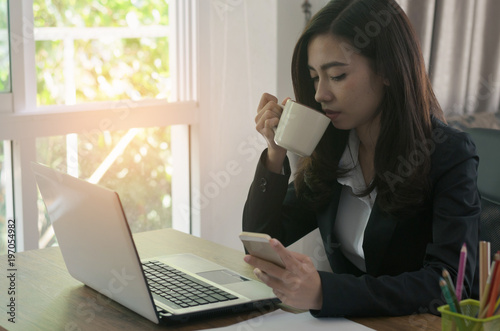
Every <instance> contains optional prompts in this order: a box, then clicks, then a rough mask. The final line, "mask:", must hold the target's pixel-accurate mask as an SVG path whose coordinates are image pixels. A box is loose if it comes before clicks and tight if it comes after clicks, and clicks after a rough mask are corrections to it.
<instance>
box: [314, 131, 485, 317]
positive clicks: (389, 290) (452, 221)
mask: <svg viewBox="0 0 500 331" xmlns="http://www.w3.org/2000/svg"><path fill="white" fill-rule="evenodd" d="M431 158H432V170H431V180H432V182H433V191H432V241H431V242H429V243H428V244H427V246H426V251H425V258H424V261H423V266H422V268H421V269H419V270H415V271H408V272H402V273H400V274H398V275H393V276H389V275H382V276H378V277H375V276H371V275H368V274H365V275H363V276H359V277H356V276H353V275H350V274H335V273H333V274H332V273H325V272H320V273H319V274H320V278H321V284H322V293H323V306H322V309H321V310H318V311H311V313H312V314H313V315H314V316H316V317H322V316H346V315H347V316H361V315H362V316H370V315H371V316H383V315H393V316H394V315H410V314H415V313H424V312H426V313H433V314H438V311H437V307H438V306H440V305H442V304H444V300H443V298H442V295H441V290H440V288H439V285H438V281H439V277H440V275H441V273H442V270H443V268H446V269H447V270H448V271H449V272H450V274H451V276H452V278H453V280H454V281H455V280H456V275H457V270H458V264H459V254H460V248H461V246H462V244H463V243H466V244H467V248H468V259H467V268H466V273H465V279H464V292H463V296H462V298H467V297H468V296H469V295H470V293H471V288H472V286H473V284H472V283H473V279H474V272H475V270H476V261H477V256H478V254H477V250H478V243H479V216H480V209H481V207H480V199H479V193H478V191H477V185H476V180H477V166H478V162H479V159H478V156H477V154H476V151H475V146H474V143H473V142H472V140H471V139H470V138H469V136H468V135H467V134H465V133H455V132H451V133H449V134H448V135H447V140H446V141H445V142H443V143H441V144H439V146H436V149H435V151H433V153H432V155H431ZM394 263H397V261H394Z"/></svg>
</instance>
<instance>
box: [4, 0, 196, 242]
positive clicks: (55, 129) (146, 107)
mask: <svg viewBox="0 0 500 331" xmlns="http://www.w3.org/2000/svg"><path fill="white" fill-rule="evenodd" d="M169 6H170V8H169V13H170V15H171V17H170V18H169V22H170V23H169V24H170V29H171V30H172V34H171V38H172V39H174V41H173V42H172V41H171V43H170V54H169V56H170V68H171V74H172V86H175V87H176V89H174V90H173V91H172V94H173V95H174V97H173V99H174V100H173V101H172V100H171V102H168V101H167V100H140V101H132V100H124V101H118V102H97V103H86V104H77V105H72V106H44V107H37V106H36V77H35V75H36V69H35V40H34V19H33V0H11V1H9V15H10V23H9V24H10V38H11V40H10V41H11V78H12V93H5V94H3V95H2V96H0V104H2V105H3V106H1V108H0V140H11V141H12V142H13V143H12V155H13V160H12V171H13V178H14V180H13V182H14V196H13V199H14V215H7V217H9V218H12V217H13V218H15V220H16V229H17V250H18V251H23V250H28V249H37V248H38V242H39V236H40V233H39V230H38V208H37V187H36V183H35V179H34V176H33V175H32V172H31V162H33V161H35V160H36V147H35V143H36V138H38V137H44V136H54V135H64V134H70V133H78V134H85V133H89V132H96V130H97V131H106V130H127V129H131V128H136V127H158V126H170V125H178V124H182V125H179V126H175V127H172V143H173V146H172V153H173V159H174V172H175V180H173V182H172V195H173V196H175V201H174V203H175V205H174V206H173V215H172V216H173V227H174V228H176V229H179V230H181V231H184V232H188V233H192V232H193V231H194V232H197V230H196V229H192V227H191V207H190V189H189V187H190V173H189V167H188V166H187V164H186V161H184V162H182V164H177V163H175V160H176V159H177V160H179V159H181V160H186V158H189V149H188V148H189V127H190V126H191V125H194V124H196V123H197V122H198V113H199V110H198V102H197V101H196V100H197V95H196V93H197V91H196V90H197V89H196V86H197V80H196V78H197V77H196V68H197V66H196V62H197V57H196V48H195V40H196V31H197V28H196V26H195V25H196V22H197V20H196V0H170V4H169ZM21 17H22V19H18V18H21ZM173 46H175V47H173ZM9 100H10V102H9ZM4 101H5V102H6V103H3V102H4ZM174 153H175V154H174ZM188 164H189V162H188ZM173 177H174V176H173ZM186 206H188V208H186Z"/></svg>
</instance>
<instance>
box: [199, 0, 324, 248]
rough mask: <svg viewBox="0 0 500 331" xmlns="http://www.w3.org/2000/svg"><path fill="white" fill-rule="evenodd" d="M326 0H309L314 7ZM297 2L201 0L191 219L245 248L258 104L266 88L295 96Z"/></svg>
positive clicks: (300, 19)
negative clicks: (242, 236)
mask: <svg viewBox="0 0 500 331" xmlns="http://www.w3.org/2000/svg"><path fill="white" fill-rule="evenodd" d="M325 2H326V0H316V1H312V2H311V3H312V4H313V10H314V11H317V10H318V9H319V8H320V7H321V5H322V4H324V3H325ZM302 3H303V0H210V1H204V0H203V1H200V8H199V10H200V11H199V17H200V25H201V27H200V31H199V33H200V35H199V38H200V41H201V44H200V59H199V64H200V71H199V76H200V88H199V100H200V110H201V111H200V119H199V124H198V125H196V126H195V127H193V132H192V150H193V169H192V173H193V189H192V197H193V206H194V213H193V215H192V218H193V230H194V231H193V232H194V234H196V235H200V236H201V237H202V238H205V239H208V240H211V241H215V242H218V243H220V244H223V245H226V246H229V247H233V248H237V249H242V246H241V244H240V242H239V239H238V234H239V233H240V231H241V218H242V212H243V206H244V203H245V200H246V195H247V192H248V188H249V185H250V183H251V180H252V178H253V173H254V170H255V165H256V163H257V160H258V157H259V155H260V153H261V151H262V150H263V149H264V148H265V142H264V139H263V138H262V137H261V136H260V135H259V134H258V133H257V132H256V131H255V122H254V118H255V115H256V109H257V106H258V103H259V100H260V96H261V95H262V93H264V92H268V93H272V94H275V95H277V96H278V98H279V99H282V98H285V97H287V96H292V93H293V92H292V88H291V82H290V61H291V56H292V51H293V47H294V44H295V42H296V40H297V38H298V36H299V35H300V33H301V31H302V29H303V27H304V16H303V13H302V8H301V5H302ZM198 162H199V164H200V168H199V169H198V168H197V167H196V164H198ZM197 188H199V189H197ZM198 229H199V232H198Z"/></svg>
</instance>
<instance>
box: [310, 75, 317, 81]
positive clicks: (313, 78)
mask: <svg viewBox="0 0 500 331" xmlns="http://www.w3.org/2000/svg"><path fill="white" fill-rule="evenodd" d="M318 80H319V76H314V77H311V81H313V82H317V81H318Z"/></svg>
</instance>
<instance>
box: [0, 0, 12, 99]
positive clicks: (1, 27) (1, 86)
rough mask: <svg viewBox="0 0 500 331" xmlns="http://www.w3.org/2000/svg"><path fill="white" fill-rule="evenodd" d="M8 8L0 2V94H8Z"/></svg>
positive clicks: (1, 0)
mask: <svg viewBox="0 0 500 331" xmlns="http://www.w3.org/2000/svg"><path fill="white" fill-rule="evenodd" d="M8 8H9V7H8V2H7V0H0V92H10V51H9V29H8V27H9V14H8V12H9V11H8Z"/></svg>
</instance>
